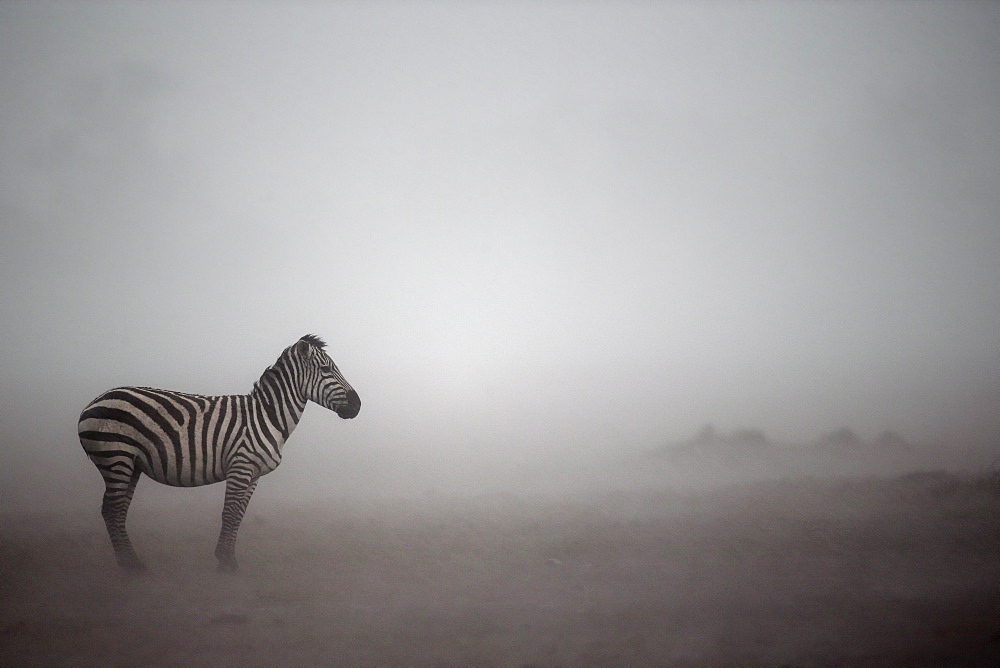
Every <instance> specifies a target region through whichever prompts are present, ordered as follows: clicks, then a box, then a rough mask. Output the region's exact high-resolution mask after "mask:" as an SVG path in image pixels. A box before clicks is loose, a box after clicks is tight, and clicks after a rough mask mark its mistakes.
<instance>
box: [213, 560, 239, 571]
mask: <svg viewBox="0 0 1000 668" xmlns="http://www.w3.org/2000/svg"><path fill="white" fill-rule="evenodd" d="M239 569H240V566H239V564H237V563H236V560H235V559H219V567H218V569H217V570H218V571H219V572H220V573H235V572H236V571H238V570H239Z"/></svg>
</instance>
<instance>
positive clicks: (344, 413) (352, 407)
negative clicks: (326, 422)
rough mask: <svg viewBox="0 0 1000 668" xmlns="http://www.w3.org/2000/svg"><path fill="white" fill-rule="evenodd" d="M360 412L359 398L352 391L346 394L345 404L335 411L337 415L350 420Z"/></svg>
mask: <svg viewBox="0 0 1000 668" xmlns="http://www.w3.org/2000/svg"><path fill="white" fill-rule="evenodd" d="M360 412H361V397H359V396H358V393H357V392H355V391H354V390H351V391H350V392H348V393H347V403H346V404H344V405H343V406H341V407H340V408H338V409H337V415H339V416H340V417H342V418H344V419H345V420H350V419H351V418H353V417H357V415H358V413H360Z"/></svg>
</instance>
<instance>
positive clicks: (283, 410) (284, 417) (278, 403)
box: [250, 364, 306, 443]
mask: <svg viewBox="0 0 1000 668" xmlns="http://www.w3.org/2000/svg"><path fill="white" fill-rule="evenodd" d="M250 401H251V403H252V404H254V407H255V408H254V411H255V412H258V413H259V414H260V415H261V416H262V417H263V419H264V420H265V421H266V422H267V423H268V424H269V425H270V427H271V429H270V430H269V431H271V433H272V434H273V435H274V436H275V437H277V438H278V439H279V440H280V443H284V441H285V439H287V438H288V437H289V435H290V434H291V433H292V431H293V430H294V429H295V427H296V425H298V423H299V420H300V419H301V418H302V412H303V411H304V410H305V408H306V399H305V397H303V396H302V395H301V393H300V392H299V390H298V387H297V386H296V384H295V383H294V382H293V379H292V377H291V374H289V373H288V371H287V370H286V369H285V368H284V367H283V366H282V365H281V364H275V365H274V366H272V367H270V368H269V369H268V370H267V371H265V372H264V373H263V374H262V375H261V377H260V380H258V381H257V382H256V383H254V386H253V391H252V392H251V393H250ZM258 409H259V410H258Z"/></svg>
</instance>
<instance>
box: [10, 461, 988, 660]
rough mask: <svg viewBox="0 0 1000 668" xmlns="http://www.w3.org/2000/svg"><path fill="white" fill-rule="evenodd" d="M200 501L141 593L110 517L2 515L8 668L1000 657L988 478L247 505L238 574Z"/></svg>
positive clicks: (148, 522)
mask: <svg viewBox="0 0 1000 668" xmlns="http://www.w3.org/2000/svg"><path fill="white" fill-rule="evenodd" d="M146 486H147V487H146V490H147V492H148V489H149V487H150V486H151V483H149V482H148V481H146ZM220 489H221V488H220ZM141 493H143V492H142V490H140V494H141ZM192 499H193V500H192V501H191V502H190V503H183V504H176V503H172V504H168V505H167V506H159V507H153V506H152V504H147V505H145V506H142V505H139V506H137V507H136V508H134V512H133V514H132V516H131V517H130V528H131V532H132V535H133V539H134V541H135V543H136V547H137V549H138V550H139V552H140V554H141V555H142V556H143V558H144V559H145V561H146V563H147V565H148V566H149V567H150V570H151V571H152V572H151V574H149V575H146V576H142V577H125V576H123V575H122V574H121V573H120V572H119V571H118V570H117V569H116V567H114V562H113V558H112V555H111V550H110V547H109V545H108V541H107V537H106V535H105V533H104V528H103V525H102V524H101V520H100V516H99V514H98V512H97V508H96V505H97V504H96V502H95V503H94V504H92V507H88V508H86V509H81V510H80V511H79V513H77V514H68V513H49V514H44V513H42V514H35V515H26V514H16V515H15V514H8V515H6V516H5V517H3V518H2V519H3V526H2V531H3V533H2V536H3V539H2V545H0V569H2V577H0V602H2V611H0V664H4V665H11V664H73V665H81V664H107V663H129V664H192V663H194V664H228V665H238V664H239V665H244V664H265V665H276V664H285V665H288V664H298V665H303V664H335V665H357V664H382V665H385V664H411V665H412V664H417V665H428V664H434V665H469V664H478V665H483V664H498V665H532V664H534V665H556V664H563V665H566V664H573V665H580V664H598V665H599V664H605V665H642V664H646V665H650V664H671V665H684V664H719V663H764V664H777V663H797V664H874V665H898V664H901V663H903V664H908V665H914V664H915V665H938V664H941V663H956V662H957V663H971V664H978V663H981V664H984V665H985V664H990V663H994V662H997V661H1000V482H998V479H997V478H995V477H969V476H959V475H952V474H913V475H909V476H905V477H901V478H892V479H872V480H867V481H832V480H813V481H808V480H806V481H795V480H789V481H776V482H762V483H757V484H754V485H753V486H743V487H739V488H728V489H722V490H716V491H714V492H710V493H708V492H702V493H685V494H681V493H666V492H655V491H650V490H645V491H615V490H613V489H612V490H604V491H600V492H593V493H591V494H588V495H581V494H565V495H559V494H549V495H545V496H543V495H538V494H531V493H527V492H525V493H522V494H505V493H502V492H496V493H485V494H482V495H478V496H477V495H474V494H467V495H463V496H450V497H449V496H446V495H432V494H423V495H415V496H412V497H399V498H382V499H378V500H374V499H368V500H365V499H363V498H359V497H351V498H347V497H344V498H339V499H332V500H330V501H328V502H325V503H310V504H305V505H293V504H289V503H277V502H274V501H272V500H267V499H264V500H262V501H261V502H260V503H258V502H257V501H256V500H255V503H257V505H256V506H255V505H251V509H250V512H249V513H248V518H247V522H246V524H245V525H244V529H243V531H242V533H241V536H240V544H239V554H240V557H241V566H242V570H241V572H240V573H239V574H237V575H221V574H217V573H216V572H215V570H214V558H213V557H212V549H213V547H214V538H215V535H216V531H217V519H216V513H217V508H216V506H215V505H214V504H211V507H208V504H206V501H205V499H206V497H205V496H204V495H201V496H198V497H197V498H195V497H192ZM220 503H221V498H220Z"/></svg>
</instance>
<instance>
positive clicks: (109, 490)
mask: <svg viewBox="0 0 1000 668" xmlns="http://www.w3.org/2000/svg"><path fill="white" fill-rule="evenodd" d="M121 466H123V465H122V464H119V466H118V467H110V468H101V473H102V474H103V475H104V484H105V490H104V501H103V502H102V503H101V515H102V516H103V517H104V523H105V524H106V525H107V526H108V536H109V537H110V538H111V547H113V548H114V550H115V557H116V558H117V559H118V565H119V566H121V567H122V568H124V569H125V570H127V571H129V572H132V573H142V572H143V571H145V570H146V565H145V564H143V563H142V561H140V560H139V557H138V555H136V553H135V550H134V549H133V548H132V541H130V540H129V538H128V532H127V531H125V518H126V516H127V515H128V507H129V504H131V503H132V495H133V494H135V486H136V483H138V482H139V476H140V475H142V473H141V472H140V471H139V469H137V468H131V469H130V470H129V471H128V474H129V477H128V478H127V479H123V478H122V476H121V473H120V467H121Z"/></svg>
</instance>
